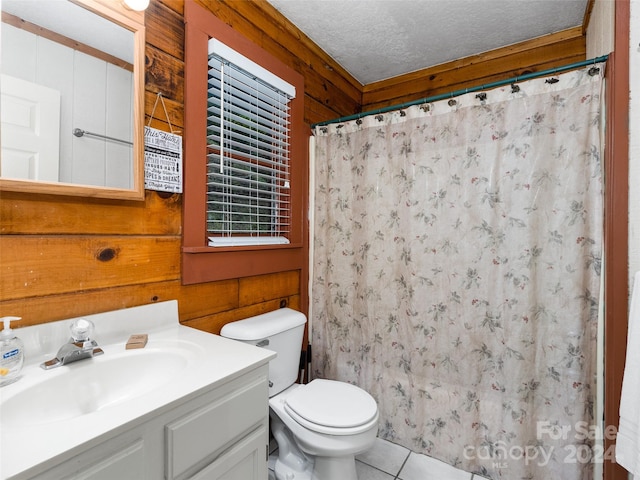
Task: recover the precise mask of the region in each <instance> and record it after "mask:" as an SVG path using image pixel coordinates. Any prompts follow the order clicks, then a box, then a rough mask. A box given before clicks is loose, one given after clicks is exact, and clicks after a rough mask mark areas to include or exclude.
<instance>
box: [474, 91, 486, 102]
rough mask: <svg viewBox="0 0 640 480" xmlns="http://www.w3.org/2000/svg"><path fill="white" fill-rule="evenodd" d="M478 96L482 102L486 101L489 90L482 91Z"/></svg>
mask: <svg viewBox="0 0 640 480" xmlns="http://www.w3.org/2000/svg"><path fill="white" fill-rule="evenodd" d="M476 98H477V99H478V100H480V101H481V102H484V101H485V100H486V99H487V92H481V93H479V94H477V95H476Z"/></svg>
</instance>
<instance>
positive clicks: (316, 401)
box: [284, 379, 378, 435]
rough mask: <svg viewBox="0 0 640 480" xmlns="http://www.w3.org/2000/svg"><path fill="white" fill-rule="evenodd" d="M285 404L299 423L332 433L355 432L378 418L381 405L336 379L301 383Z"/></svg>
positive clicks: (345, 433) (367, 426)
mask: <svg viewBox="0 0 640 480" xmlns="http://www.w3.org/2000/svg"><path fill="white" fill-rule="evenodd" d="M284 407H285V411H286V412H287V413H288V414H289V415H290V416H291V417H292V418H293V419H294V420H295V421H296V422H298V423H299V424H301V425H303V426H304V427H306V428H308V429H309V430H312V431H315V432H319V433H325V434H329V435H355V434H357V433H361V432H364V431H366V430H368V429H369V428H371V426H372V424H375V423H377V421H378V406H377V404H376V401H375V400H374V399H373V397H372V396H371V395H369V394H368V393H367V392H365V391H364V390H362V389H361V388H359V387H356V386H355V385H351V384H349V383H345V382H337V381H334V380H323V379H316V380H312V381H311V382H310V383H308V384H307V385H301V386H300V387H299V388H297V389H296V390H295V391H294V392H292V393H291V395H288V396H287V398H286V400H285V404H284Z"/></svg>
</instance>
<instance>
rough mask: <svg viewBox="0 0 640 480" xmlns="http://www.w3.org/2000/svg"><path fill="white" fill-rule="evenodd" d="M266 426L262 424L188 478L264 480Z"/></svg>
mask: <svg viewBox="0 0 640 480" xmlns="http://www.w3.org/2000/svg"><path fill="white" fill-rule="evenodd" d="M266 439H267V426H266V425H262V426H261V427H259V428H258V429H257V430H254V431H253V432H251V433H250V434H249V435H247V436H246V437H245V438H243V439H242V440H240V441H239V442H238V443H236V444H235V445H234V446H233V447H231V448H230V449H229V450H226V451H225V452H224V453H223V454H222V455H220V457H219V458H217V459H216V460H215V461H214V462H213V463H211V464H210V465H207V466H206V467H205V468H203V469H202V470H201V471H199V472H198V473H196V474H195V475H194V476H193V477H191V478H190V479H189V480H247V479H256V480H258V479H261V480H266V479H267V476H268V468H267V458H266V448H267V443H266Z"/></svg>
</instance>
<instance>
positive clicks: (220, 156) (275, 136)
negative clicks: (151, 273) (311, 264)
mask: <svg viewBox="0 0 640 480" xmlns="http://www.w3.org/2000/svg"><path fill="white" fill-rule="evenodd" d="M294 97H295V88H294V87H293V86H291V85H290V84H288V83H287V82H285V81H284V80H282V79H280V78H279V77H277V76H276V75H274V74H272V73H271V72H269V71H267V70H265V69H264V68H262V67H261V66H260V65H257V64H256V63H254V62H252V61H251V60H249V59H247V58H246V57H244V56H242V55H240V54H239V53H238V52H236V51H234V50H232V49H231V48H229V47H227V46H226V45H224V44H223V43H221V42H219V41H218V40H215V39H211V40H210V41H209V85H208V106H207V108H208V113H207V233H208V235H210V236H209V245H210V246H230V245H256V244H278V243H289V241H288V239H287V236H288V234H289V228H290V216H291V215H290V212H291V201H290V199H291V197H290V178H289V160H290V159H289V102H290V100H291V99H292V98H294Z"/></svg>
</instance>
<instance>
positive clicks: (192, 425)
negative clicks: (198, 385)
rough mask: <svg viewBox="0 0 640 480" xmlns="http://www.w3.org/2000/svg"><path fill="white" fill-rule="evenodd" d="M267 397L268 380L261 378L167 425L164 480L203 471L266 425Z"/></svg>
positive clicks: (232, 389) (232, 390)
mask: <svg viewBox="0 0 640 480" xmlns="http://www.w3.org/2000/svg"><path fill="white" fill-rule="evenodd" d="M230 387H233V385H231V386H230ZM268 395H269V393H268V387H267V379H266V377H264V376H260V377H259V378H256V379H254V380H253V381H252V382H251V383H248V384H244V385H240V386H237V387H236V388H231V389H230V390H229V391H227V393H226V394H224V395H222V396H219V397H217V398H216V397H214V398H213V399H212V401H211V403H208V404H207V405H205V406H203V407H200V408H198V409H196V410H193V411H192V412H191V413H189V414H187V415H185V416H183V417H181V418H179V419H178V420H176V421H174V422H171V423H169V424H168V425H167V426H166V428H165V431H166V442H167V444H166V448H167V452H166V453H167V456H166V458H167V464H166V474H167V479H168V480H174V479H180V478H184V477H185V476H186V475H187V474H191V473H193V472H196V471H198V470H200V469H202V467H204V466H205V465H208V464H209V463H211V462H212V461H214V460H215V459H216V457H218V456H219V455H220V454H221V453H222V452H223V451H224V450H226V449H227V448H228V447H229V445H232V444H233V443H234V442H236V441H238V440H239V439H240V438H241V437H243V436H245V435H246V434H247V433H249V432H250V431H251V430H254V429H255V428H256V426H257V425H258V424H260V423H261V422H263V423H266V422H267V418H268V413H269V412H268V408H269V407H268Z"/></svg>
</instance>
